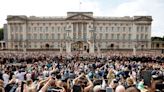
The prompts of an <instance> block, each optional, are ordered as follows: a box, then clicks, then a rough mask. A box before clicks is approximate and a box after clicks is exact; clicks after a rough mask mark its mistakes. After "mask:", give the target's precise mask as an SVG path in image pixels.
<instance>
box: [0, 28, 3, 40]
mask: <svg viewBox="0 0 164 92" xmlns="http://www.w3.org/2000/svg"><path fill="white" fill-rule="evenodd" d="M0 40H3V28H0Z"/></svg>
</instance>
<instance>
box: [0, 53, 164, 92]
mask: <svg viewBox="0 0 164 92" xmlns="http://www.w3.org/2000/svg"><path fill="white" fill-rule="evenodd" d="M163 75H164V55H162V54H158V55H157V54H156V55H154V54H151V53H149V54H137V55H132V54H128V53H126V54H123V53H113V52H112V53H103V54H96V53H95V54H87V53H85V54H77V53H72V54H71V53H70V54H66V53H65V54H59V53H55V52H1V53H0V92H156V91H159V92H162V91H163V88H164V86H163V80H164V78H163V77H164V76H163Z"/></svg>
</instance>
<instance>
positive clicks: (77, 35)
mask: <svg viewBox="0 0 164 92" xmlns="http://www.w3.org/2000/svg"><path fill="white" fill-rule="evenodd" d="M75 25H76V39H78V38H79V33H78V23H75Z"/></svg>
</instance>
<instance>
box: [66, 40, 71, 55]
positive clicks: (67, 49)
mask: <svg viewBox="0 0 164 92" xmlns="http://www.w3.org/2000/svg"><path fill="white" fill-rule="evenodd" d="M70 52H71V42H66V53H70Z"/></svg>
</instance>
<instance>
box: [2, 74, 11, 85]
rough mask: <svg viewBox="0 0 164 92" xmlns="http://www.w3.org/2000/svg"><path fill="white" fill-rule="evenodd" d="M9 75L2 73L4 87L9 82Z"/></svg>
mask: <svg viewBox="0 0 164 92" xmlns="http://www.w3.org/2000/svg"><path fill="white" fill-rule="evenodd" d="M9 77H10V76H9V75H8V74H7V73H4V74H3V80H4V87H6V85H7V84H8V82H9Z"/></svg>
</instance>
